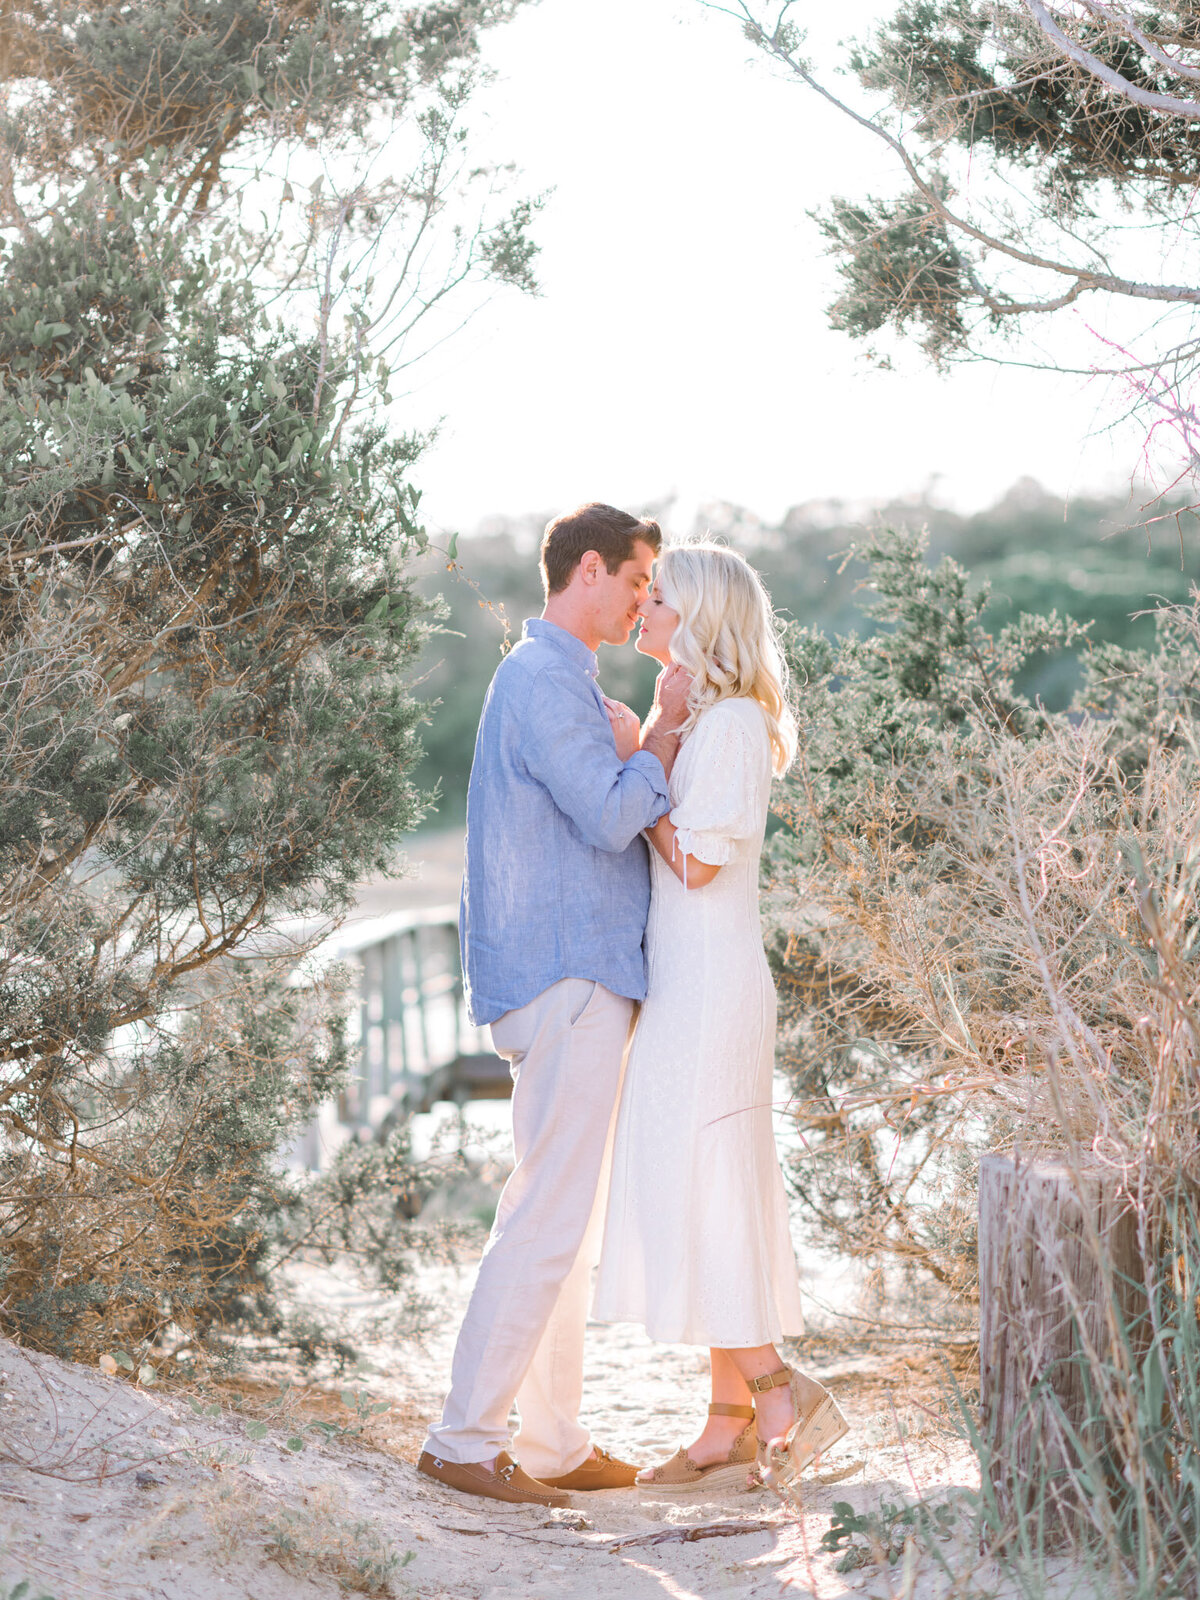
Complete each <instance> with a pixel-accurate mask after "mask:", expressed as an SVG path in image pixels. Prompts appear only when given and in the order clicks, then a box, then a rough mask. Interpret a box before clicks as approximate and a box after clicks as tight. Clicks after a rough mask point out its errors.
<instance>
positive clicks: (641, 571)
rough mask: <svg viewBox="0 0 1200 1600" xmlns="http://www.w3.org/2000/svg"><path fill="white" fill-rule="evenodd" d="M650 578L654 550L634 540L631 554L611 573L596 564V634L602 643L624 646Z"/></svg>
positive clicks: (594, 590)
mask: <svg viewBox="0 0 1200 1600" xmlns="http://www.w3.org/2000/svg"><path fill="white" fill-rule="evenodd" d="M653 576H654V551H653V550H651V548H650V546H649V545H648V544H644V543H643V542H642V540H641V539H635V540H634V545H633V554H632V555H631V556H630V558H629V560H628V561H622V563H621V565H620V566H619V567H618V568H617V570H616V571H615V572H609V571H608V569H607V568H606V567H605V565H604V563H603V562H602V561H601V562H599V567H598V570H597V571H596V575H595V582H594V586H593V596H592V600H593V616H594V618H595V623H596V632H597V634H598V635H599V637H600V638H601V639H602V640H603V642H604V643H605V644H624V643H625V641H626V640H627V639H628V638H629V635H630V634H631V633H632V632H633V625H634V623H635V622H636V621H637V616H638V607H639V606H640V605H641V603H642V601H643V599H644V598H645V597H646V595H647V594H648V593H649V590H650V582H651V579H652V578H653Z"/></svg>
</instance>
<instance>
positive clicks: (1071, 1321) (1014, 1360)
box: [979, 1156, 1145, 1543]
mask: <svg viewBox="0 0 1200 1600" xmlns="http://www.w3.org/2000/svg"><path fill="white" fill-rule="evenodd" d="M1143 1282H1144V1279H1143V1275H1142V1271H1141V1263H1140V1259H1139V1254H1138V1242H1137V1227H1136V1218H1135V1215H1134V1211H1133V1208H1132V1206H1131V1204H1130V1202H1129V1199H1128V1196H1127V1195H1124V1194H1122V1192H1121V1190H1120V1185H1119V1180H1118V1178H1117V1177H1116V1176H1115V1175H1114V1174H1113V1173H1112V1172H1110V1171H1108V1170H1107V1169H1104V1168H1101V1167H1098V1166H1086V1167H1084V1168H1083V1169H1082V1170H1081V1171H1080V1173H1079V1174H1078V1176H1077V1175H1076V1174H1075V1173H1073V1172H1072V1171H1071V1168H1070V1167H1069V1166H1068V1165H1067V1164H1066V1163H1065V1162H1063V1161H1057V1160H1056V1161H1049V1160H1047V1161H1038V1162H1035V1163H1033V1164H1031V1165H1028V1166H1022V1165H1020V1164H1019V1163H1018V1162H1016V1161H1014V1160H1012V1159H1010V1158H1009V1157H1007V1156H985V1157H984V1158H983V1160H982V1162H981V1163H980V1173H979V1385H980V1401H981V1432H982V1438H983V1446H984V1449H983V1464H984V1470H985V1472H987V1474H988V1475H989V1477H990V1479H991V1483H992V1487H993V1489H994V1491H995V1494H996V1499H997V1502H998V1506H999V1509H1000V1512H1001V1514H1002V1516H1003V1519H1004V1523H1005V1525H1006V1527H1007V1528H1008V1529H1009V1531H1010V1532H1012V1531H1015V1529H1016V1526H1017V1523H1018V1522H1019V1521H1020V1520H1022V1519H1023V1518H1026V1517H1036V1518H1037V1519H1038V1520H1039V1522H1040V1523H1041V1525H1042V1529H1044V1534H1043V1536H1044V1538H1045V1540H1046V1541H1047V1542H1050V1543H1054V1542H1061V1541H1062V1540H1063V1539H1067V1538H1070V1537H1071V1536H1073V1535H1075V1534H1078V1533H1080V1532H1082V1531H1083V1529H1084V1528H1086V1527H1087V1526H1089V1525H1094V1523H1095V1520H1096V1512H1097V1510H1098V1507H1097V1505H1096V1504H1095V1496H1096V1493H1097V1490H1098V1489H1100V1488H1101V1487H1102V1486H1103V1484H1104V1483H1105V1482H1106V1481H1108V1480H1109V1479H1110V1477H1111V1475H1112V1472H1113V1469H1114V1463H1113V1460H1112V1453H1111V1444H1112V1437H1113V1423H1114V1421H1115V1420H1116V1417H1117V1415H1118V1414H1119V1412H1118V1410H1117V1407H1116V1405H1115V1404H1114V1402H1115V1400H1116V1396H1117V1388H1116V1385H1115V1383H1114V1380H1115V1379H1116V1378H1117V1376H1118V1374H1120V1373H1122V1372H1127V1371H1128V1370H1129V1366H1130V1364H1131V1362H1132V1361H1135V1360H1136V1359H1137V1355H1138V1351H1139V1348H1140V1346H1141V1345H1142V1343H1143V1342H1144V1337H1145V1335H1144V1324H1145V1291H1144V1288H1143V1287H1142V1285H1143Z"/></svg>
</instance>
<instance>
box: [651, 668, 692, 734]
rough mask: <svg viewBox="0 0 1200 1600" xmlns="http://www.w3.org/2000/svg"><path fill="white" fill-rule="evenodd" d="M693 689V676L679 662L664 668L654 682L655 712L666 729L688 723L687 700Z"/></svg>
mask: <svg viewBox="0 0 1200 1600" xmlns="http://www.w3.org/2000/svg"><path fill="white" fill-rule="evenodd" d="M691 687H692V675H691V673H690V672H689V671H688V669H687V668H686V667H681V666H680V665H679V663H678V661H673V662H672V663H671V665H670V666H669V667H664V668H663V670H662V671H661V672H660V673H659V675H658V677H657V678H656V679H655V680H654V710H655V711H657V712H658V713H659V718H661V720H662V723H663V726H664V729H668V728H669V729H674V728H677V727H679V725H680V723H682V722H686V721H687V714H688V703H687V699H688V695H689V693H690V692H691ZM652 714H653V713H652ZM659 718H656V719H655V720H656V721H657V720H659Z"/></svg>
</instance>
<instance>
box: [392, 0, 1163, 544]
mask: <svg viewBox="0 0 1200 1600" xmlns="http://www.w3.org/2000/svg"><path fill="white" fill-rule="evenodd" d="M811 9H812V11H813V12H814V14H815V13H816V9H817V8H815V7H813V8H811ZM888 9H889V8H885V7H882V6H879V5H875V4H864V5H847V6H841V7H838V8H837V22H836V29H834V28H827V29H826V30H825V31H823V32H819V31H814V32H813V33H811V34H810V45H809V48H810V52H811V54H812V55H813V56H814V58H815V59H816V61H817V62H818V64H824V63H829V65H830V67H832V64H833V63H834V62H836V61H837V60H839V59H840V58H841V56H842V55H844V52H839V50H838V48H837V44H838V38H839V36H845V35H853V34H855V33H859V32H862V31H863V30H864V29H865V28H866V27H867V26H868V25H869V24H870V22H871V20H872V18H874V17H877V16H880V15H883V14H885V13H886V11H887V10H888ZM487 55H488V60H489V61H490V63H491V64H492V65H493V66H494V68H495V69H496V70H497V72H498V74H499V78H498V81H497V83H496V84H495V85H494V87H492V88H491V89H489V90H488V92H487V93H486V95H485V96H483V97H481V99H480V102H479V107H478V109H477V111H476V114H475V118H474V122H475V125H476V127H477V128H480V130H481V132H482V133H483V148H484V150H485V151H486V153H487V154H488V155H489V156H490V157H492V158H495V159H504V160H511V161H513V162H515V163H516V165H517V167H518V168H519V169H520V171H521V173H522V178H521V181H520V190H521V191H522V192H526V193H536V192H540V191H544V190H552V191H553V192H552V193H551V194H550V196H549V199H548V202H547V205H546V208H545V210H544V211H543V213H542V214H541V216H540V218H539V219H538V220H537V222H536V224H535V228H536V236H537V238H538V240H539V242H540V244H541V246H542V253H541V256H540V258H539V261H538V273H539V277H540V280H541V284H542V289H543V293H542V295H541V297H540V298H538V299H530V298H528V297H522V296H519V295H517V294H516V293H515V292H513V291H507V290H506V291H502V292H499V293H497V294H496V295H495V297H494V298H493V299H491V300H490V302H489V303H488V304H487V305H485V306H484V307H483V309H482V310H481V311H480V312H479V313H478V314H477V316H476V317H475V318H474V320H473V321H472V322H471V323H470V324H469V325H468V326H467V328H466V329H465V330H463V331H462V332H461V333H459V334H458V335H456V336H455V337H454V338H453V339H451V340H449V341H447V342H446V343H445V344H444V345H442V346H441V348H440V349H438V350H437V351H435V352H434V353H433V354H432V355H431V356H430V357H428V358H427V359H426V360H425V361H424V362H423V363H421V364H420V366H419V367H418V368H417V370H416V372H415V374H413V377H412V387H411V389H410V390H409V392H408V393H407V394H406V395H404V396H403V398H402V400H401V402H400V406H399V407H398V409H399V410H401V411H402V413H403V417H404V421H405V423H406V425H413V426H425V425H428V424H429V423H430V422H431V421H435V420H436V419H438V418H439V417H441V418H444V424H443V430H442V434H441V437H440V439H439V442H438V443H437V445H436V446H435V447H434V449H433V450H432V451H431V452H430V453H429V455H428V456H427V457H426V459H425V461H424V463H423V466H422V468H421V480H422V483H423V485H424V488H425V502H424V506H423V510H424V512H425V514H426V518H427V520H428V521H429V522H430V523H431V524H432V525H434V526H441V527H455V528H464V529H469V528H471V527H472V526H474V525H475V524H476V523H477V522H478V520H479V519H480V518H482V517H484V516H485V515H487V514H488V513H505V514H518V513H522V512H529V511H549V510H553V509H558V508H562V507H564V506H567V505H571V504H574V503H577V502H578V501H580V500H581V499H591V498H600V499H606V500H611V501H616V502H618V503H622V504H627V505H630V506H637V505H640V504H643V503H647V502H657V501H661V500H663V499H664V498H665V497H667V496H671V495H674V496H675V497H676V503H675V506H674V508H673V510H672V513H671V521H672V523H673V524H674V525H675V526H677V527H678V526H684V525H686V524H687V523H689V522H690V520H691V517H692V515H693V514H694V511H695V508H696V507H697V506H698V505H700V504H703V503H704V502H706V501H711V500H730V501H734V502H737V503H740V504H743V505H746V506H748V507H751V508H753V509H754V510H756V511H758V512H759V513H761V514H763V515H766V516H773V515H777V514H779V513H781V512H782V511H783V510H784V509H785V508H786V507H787V506H789V505H792V504H797V503H801V502H805V501H810V500H814V499H823V498H827V497H836V498H840V499H846V500H851V501H858V500H862V499H870V498H876V497H885V496H893V495H901V494H908V493H913V492H916V491H919V490H921V489H923V488H926V487H927V486H928V485H929V484H930V482H931V480H935V479H936V480H937V481H936V487H935V492H936V494H937V496H938V497H939V498H941V499H943V500H945V501H947V502H949V503H951V504H954V505H958V506H961V507H963V508H973V507H977V506H980V505H982V504H985V503H988V502H990V501H992V500H994V499H996V498H997V497H998V496H999V495H1000V494H1001V493H1002V492H1003V491H1004V489H1005V488H1007V487H1008V485H1010V484H1011V483H1012V482H1013V481H1014V480H1015V479H1016V478H1017V477H1019V476H1021V475H1025V474H1028V475H1031V476H1033V477H1035V478H1037V479H1039V480H1040V481H1041V482H1042V483H1043V484H1044V485H1046V487H1048V488H1049V489H1051V490H1052V491H1053V492H1055V493H1062V494H1064V495H1066V494H1069V493H1079V492H1082V491H1089V490H1093V489H1101V488H1103V489H1114V488H1120V487H1121V486H1122V485H1124V484H1126V483H1127V482H1128V479H1129V476H1130V473H1131V472H1132V471H1134V470H1135V469H1136V465H1137V454H1138V443H1139V440H1140V437H1141V433H1140V430H1138V429H1137V428H1136V427H1133V426H1130V425H1119V426H1118V427H1117V428H1116V430H1115V431H1111V432H1110V431H1108V429H1109V426H1110V424H1112V423H1113V421H1114V418H1116V417H1117V416H1118V415H1119V412H1120V405H1119V402H1118V400H1117V398H1116V397H1114V396H1113V395H1112V392H1111V390H1110V389H1108V388H1107V387H1106V386H1105V385H1104V384H1102V383H1101V382H1099V381H1095V382H1089V380H1088V379H1087V378H1086V377H1079V376H1052V375H1046V374H1042V373H1032V372H1027V371H1019V370H1017V371H1014V370H1011V369H1005V368H1002V367H999V366H995V365H976V366H970V367H961V368H958V369H956V370H954V371H952V372H951V373H950V374H948V375H947V376H938V375H936V374H935V373H933V372H931V371H930V370H929V369H928V368H927V367H926V366H925V365H924V364H923V362H922V360H921V358H920V357H919V356H918V355H917V354H916V352H915V351H914V352H908V353H904V354H902V356H901V359H900V361H899V363H898V365H897V370H894V371H890V372H889V371H881V370H878V369H876V368H873V367H872V366H870V365H869V364H868V362H867V361H866V360H865V359H864V352H863V349H862V347H861V345H860V344H858V343H856V342H855V341H852V340H850V339H848V338H847V337H846V336H845V335H843V334H840V333H836V332H834V331H832V330H831V329H830V328H829V326H828V322H827V317H826V307H827V305H828V303H829V302H830V300H832V299H833V298H834V295H835V293H836V275H835V272H834V269H833V265H832V263H831V262H830V261H829V260H828V259H827V258H826V257H825V256H824V255H823V253H822V241H821V238H820V235H819V232H818V229H817V225H816V223H815V222H814V221H813V220H812V218H811V217H810V216H809V215H808V213H809V212H810V211H811V210H813V209H814V208H818V207H821V206H822V205H824V203H825V202H826V201H827V200H828V198H829V196H830V195H832V194H837V193H844V194H848V195H856V194H863V193H865V192H867V191H869V190H872V189H873V190H874V191H875V192H879V191H880V190H882V189H885V188H891V187H893V186H894V184H895V171H894V166H893V163H892V161H891V158H890V157H889V156H888V153H887V152H886V151H885V150H883V149H882V147H881V146H879V145H877V143H876V142H875V141H874V140H873V139H872V137H871V136H870V135H868V134H865V133H862V132H860V131H859V130H857V129H856V128H854V127H853V126H852V125H851V124H850V123H849V122H847V121H846V120H845V119H844V118H842V117H840V116H839V115H838V113H837V112H835V111H834V110H832V109H830V108H827V107H824V106H822V105H820V104H819V103H818V102H816V101H815V100H814V99H813V98H812V97H811V96H810V95H809V94H807V93H806V92H805V91H804V90H803V89H802V88H800V87H799V86H798V85H796V84H795V83H793V82H789V81H785V80H784V79H783V78H782V77H781V76H779V74H778V73H777V72H773V70H772V69H771V67H770V66H769V65H768V64H766V63H764V62H763V61H762V60H761V59H760V58H758V57H757V56H756V55H755V53H754V52H753V51H752V49H751V47H750V45H749V44H748V43H747V42H746V41H745V40H744V39H743V38H742V36H741V35H740V33H739V31H738V29H737V27H736V25H735V24H734V23H733V22H732V21H731V20H730V19H728V18H726V17H722V16H718V15H716V14H713V13H711V12H708V11H706V10H705V9H704V8H703V7H702V6H701V5H700V4H698V3H696V0H542V3H541V4H540V5H537V6H534V7H532V8H530V9H529V10H528V11H526V12H523V13H521V14H519V15H518V17H517V19H516V20H515V21H514V22H513V23H512V24H511V25H509V26H507V27H504V28H501V29H498V30H496V31H495V32H494V33H491V34H489V35H488V37H487ZM826 75H827V76H829V77H831V78H832V76H833V75H832V72H831V71H828V70H827V72H826ZM834 81H837V80H834ZM840 82H841V85H842V87H843V89H844V90H845V91H847V92H849V93H851V94H853V93H855V92H856V89H855V85H854V84H853V81H852V80H850V79H848V78H845V77H843V78H842V79H841V80H840ZM481 112H486V121H483V120H482V118H481V115H480V113H481Z"/></svg>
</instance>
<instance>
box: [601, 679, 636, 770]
mask: <svg viewBox="0 0 1200 1600" xmlns="http://www.w3.org/2000/svg"><path fill="white" fill-rule="evenodd" d="M604 709H605V710H606V711H607V712H608V721H609V726H610V727H611V728H612V731H613V742H614V743H615V745H616V747H617V759H618V760H620V761H628V760H629V758H630V756H631V755H632V754H633V752H634V751H635V750H637V749H639V748H640V747H641V741H642V725H641V723H640V722H639V721H638V719H637V716H636V714H635V713H634V712H632V711H631V710H630V709H629V707H628V706H627V705H622V703H621V702H620V700H610V699H609V698H608V696H607V695H605V696H604Z"/></svg>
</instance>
